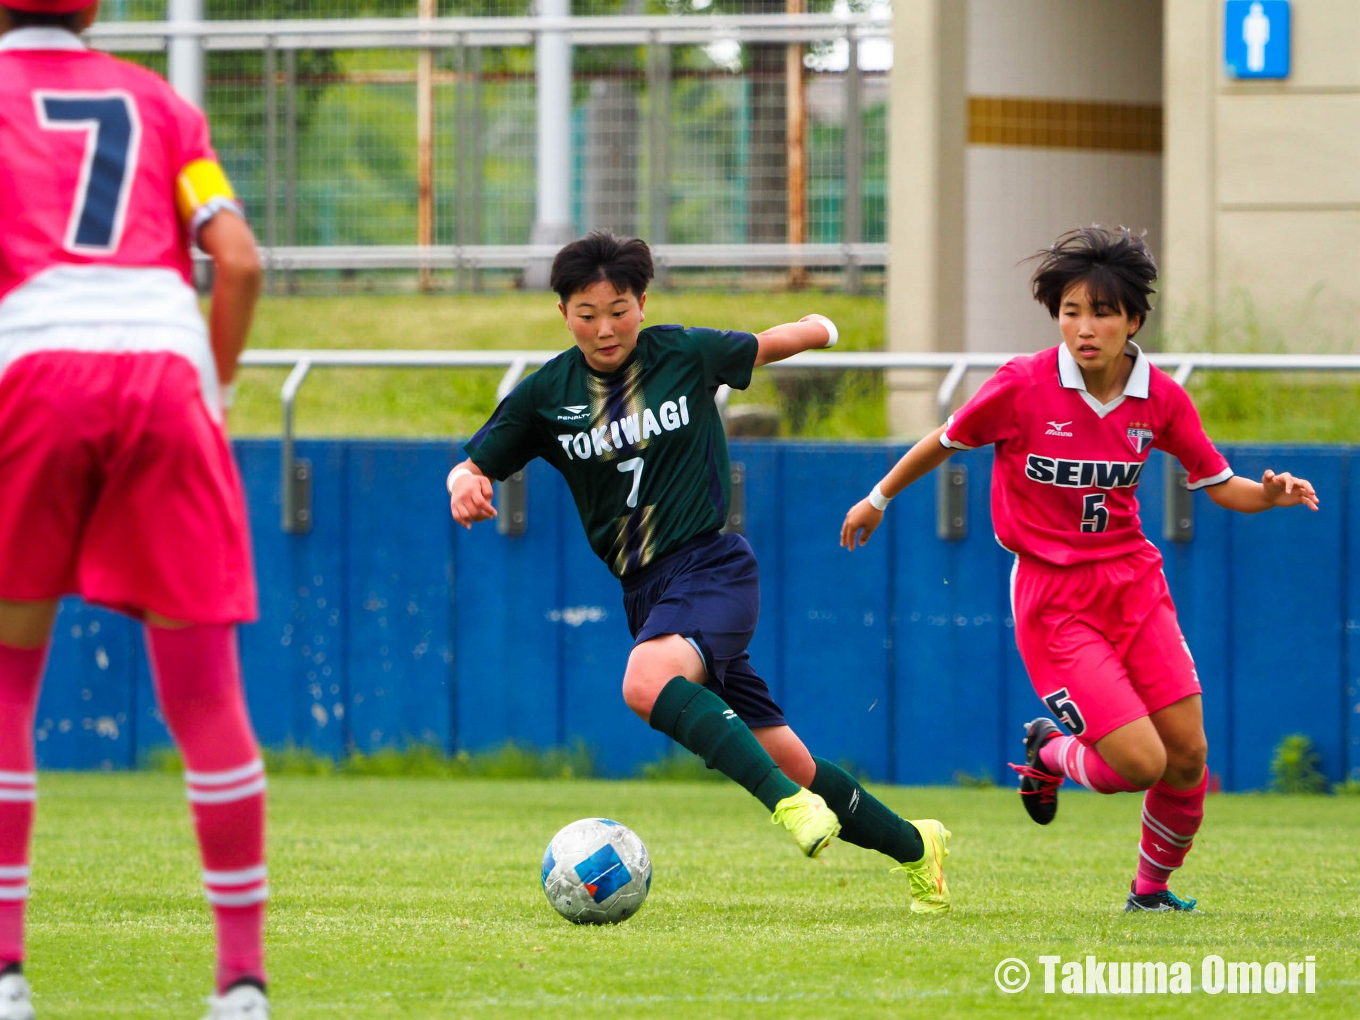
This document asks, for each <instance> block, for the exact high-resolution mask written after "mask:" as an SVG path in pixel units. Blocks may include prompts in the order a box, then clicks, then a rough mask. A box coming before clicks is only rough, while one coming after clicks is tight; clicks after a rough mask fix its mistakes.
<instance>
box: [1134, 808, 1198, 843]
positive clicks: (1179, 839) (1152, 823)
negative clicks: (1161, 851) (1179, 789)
mask: <svg viewBox="0 0 1360 1020" xmlns="http://www.w3.org/2000/svg"><path fill="white" fill-rule="evenodd" d="M1143 824H1145V825H1146V826H1147V827H1148V828H1149V829H1151V830H1152V831H1153V832H1155V833H1157V835H1159V836H1161V837H1162V838H1163V839H1164V840H1166V841H1167V842H1168V843H1175V844H1176V845H1177V846H1178V847H1182V848H1184V847H1188V846H1189V845H1190V844H1191V843H1193V842H1194V841H1195V839H1194V837H1193V836H1178V835H1176V833H1174V832H1172V831H1171V830H1170V829H1168V828H1167V827H1166V826H1165V825H1163V824H1162V823H1161V822H1159V821H1158V820H1157V819H1155V818H1153V817H1152V815H1150V814H1149V813H1148V809H1147V804H1144V805H1143Z"/></svg>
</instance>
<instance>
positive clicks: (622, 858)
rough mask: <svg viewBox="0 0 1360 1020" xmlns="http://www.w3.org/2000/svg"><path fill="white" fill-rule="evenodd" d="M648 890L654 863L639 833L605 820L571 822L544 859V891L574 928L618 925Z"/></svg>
mask: <svg viewBox="0 0 1360 1020" xmlns="http://www.w3.org/2000/svg"><path fill="white" fill-rule="evenodd" d="M651 888H652V860H651V858H650V857H648V856H647V848H646V847H645V846H643V845H642V840H640V839H638V838H637V833H635V832H633V830H632V829H630V828H628V826H626V825H620V824H619V823H618V822H614V821H610V820H609V819H608V818H582V819H581V820H580V821H579V822H572V823H571V824H570V825H568V826H567V827H566V828H564V829H563V830H562V831H561V832H559V833H558V834H557V835H556V836H554V837H553V838H552V842H551V843H549V844H548V851H547V853H545V854H544V855H543V891H544V893H546V894H547V896H548V902H549V903H551V904H552V905H553V909H554V910H556V911H557V912H558V913H559V914H561V915H562V916H563V917H565V918H566V919H567V920H568V921H571V922H572V923H573V924H618V923H619V922H620V921H626V920H628V918H630V917H632V916H633V915H634V914H636V913H637V912H638V909H639V908H640V907H641V906H642V903H643V901H644V900H645V899H646V898H647V893H648V892H649V891H650V890H651Z"/></svg>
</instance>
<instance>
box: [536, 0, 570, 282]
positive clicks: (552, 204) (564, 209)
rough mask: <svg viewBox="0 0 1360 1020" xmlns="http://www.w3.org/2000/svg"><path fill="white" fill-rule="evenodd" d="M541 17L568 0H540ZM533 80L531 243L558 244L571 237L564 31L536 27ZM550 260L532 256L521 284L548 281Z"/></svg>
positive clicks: (560, 10)
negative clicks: (533, 207) (534, 203)
mask: <svg viewBox="0 0 1360 1020" xmlns="http://www.w3.org/2000/svg"><path fill="white" fill-rule="evenodd" d="M538 13H539V16H540V17H544V18H565V17H567V16H569V15H570V14H571V0H538ZM534 53H535V60H534V84H535V86H536V89H537V93H538V166H537V176H538V189H537V194H538V204H537V206H536V210H535V213H534V229H533V234H532V235H531V237H530V238H529V241H530V243H531V244H554V245H562V244H566V243H567V242H568V241H570V240H572V239H573V238H574V237H575V228H574V227H573V226H572V222H571V168H572V162H571V43H570V41H568V39H567V35H566V33H565V32H540V33H539V34H538V42H537V44H536V46H535V50H534ZM551 268H552V266H551V262H550V260H544V259H535V260H533V261H532V262H531V263H530V265H529V266H528V267H527V269H526V272H525V275H524V285H525V287H527V288H529V289H530V290H543V289H545V288H546V287H547V286H548V276H549V273H550V271H551Z"/></svg>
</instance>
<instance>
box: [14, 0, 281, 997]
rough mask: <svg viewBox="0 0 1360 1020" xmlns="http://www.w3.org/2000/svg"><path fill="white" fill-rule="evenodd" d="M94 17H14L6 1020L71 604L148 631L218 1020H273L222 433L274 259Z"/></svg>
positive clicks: (25, 8)
mask: <svg viewBox="0 0 1360 1020" xmlns="http://www.w3.org/2000/svg"><path fill="white" fill-rule="evenodd" d="M97 6H98V4H97V3H91V2H90V0H0V196H3V199H2V200H0V1020H30V1018H32V1017H33V1016H34V1012H33V1007H32V1003H31V1001H30V995H29V989H28V984H27V981H26V979H25V977H24V975H23V972H22V963H23V959H24V948H25V947H24V941H25V940H24V908H25V904H26V901H27V899H28V892H29V890H28V878H29V842H30V834H31V831H32V825H33V813H34V806H35V801H36V799H37V782H36V774H35V755H34V745H33V722H34V712H35V709H36V705H37V700H38V690H39V685H40V682H41V678H42V672H43V665H44V661H45V658H46V653H47V648H48V644H49V641H50V635H51V631H52V626H53V621H54V619H55V616H56V612H57V602H58V599H60V598H61V597H62V596H64V595H68V594H79V595H83V596H84V597H85V598H86V599H87V600H89V601H91V602H96V603H100V604H103V605H107V606H110V607H112V608H115V609H118V610H121V611H123V612H126V613H129V614H131V615H133V616H134V617H136V618H138V619H140V620H141V621H142V622H143V623H144V624H145V627H146V642H147V647H148V649H149V652H150V659H151V663H152V671H153V675H154V679H155V684H156V693H157V696H158V699H159V701H160V707H161V710H162V712H163V714H164V717H165V720H166V723H167V725H168V726H169V729H170V732H171V734H172V736H173V737H174V739H175V741H176V743H177V744H178V746H179V748H180V751H181V753H182V754H183V757H184V760H185V764H186V780H187V784H188V796H189V801H190V805H191V808H192V811H193V816H194V824H195V828H196V830H197V834H198V840H199V846H200V849H201V852H202V859H203V867H204V884H205V887H206V890H207V897H208V900H209V901H210V903H211V904H212V907H213V912H214V915H215V918H216V922H217V934H218V957H217V962H218V970H217V982H216V983H217V989H216V990H217V995H216V996H214V998H213V1000H212V1013H211V1016H212V1017H213V1018H223V1020H225V1018H233V1017H242V1018H244V1017H247V1016H249V1017H252V1018H265V1017H267V1015H268V1002H267V1000H266V999H265V996H264V978H265V975H264V968H263V950H262V946H263V938H262V936H263V921H264V900H265V897H266V893H267V886H266V881H265V865H264V785H265V781H264V773H263V766H262V765H261V762H260V755H259V750H258V747H257V745H256V742H255V737H254V734H253V732H252V730H251V726H250V722H249V719H248V717H247V714H246V708H245V700H244V696H243V692H242V686H241V677H240V665H239V657H238V651H237V646H236V629H235V628H236V624H237V623H239V622H242V621H247V620H250V619H253V618H254V615H255V587H254V579H253V576H252V570H251V561H250V549H249V540H248V532H247V525H246V516H245V505H244V499H243V496H242V490H241V482H240V478H239V476H238V474H237V471H236V466H235V464H234V462H233V460H232V455H231V449H230V446H229V445H228V442H227V436H226V432H225V430H224V427H223V425H224V422H223V419H224V407H225V404H226V403H227V402H228V401H226V400H225V399H224V392H225V390H226V389H227V387H228V385H229V384H230V381H231V379H232V377H233V375H234V373H235V371H236V361H237V358H238V356H239V355H240V352H241V349H242V348H243V347H244V345H245V340H246V334H247V331H248V329H249V325H250V319H251V316H252V314H253V311H254V307H255V301H256V298H257V296H258V294H259V286H260V264H259V256H258V253H257V251H256V247H255V240H254V237H253V236H252V234H251V232H250V228H249V227H248V226H247V225H246V222H245V219H244V217H243V216H242V214H241V207H240V205H239V203H238V202H237V201H236V199H235V196H234V195H233V194H232V190H231V186H230V185H229V184H228V183H227V179H226V177H225V175H224V174H223V173H222V169H221V167H220V166H219V165H218V162H217V157H216V155H215V154H214V152H213V149H212V146H211V144H210V142H209V138H208V125H207V121H206V120H205V119H204V117H203V114H202V113H200V112H199V111H198V110H197V109H196V108H194V107H193V106H192V105H191V104H190V103H188V102H186V101H185V100H183V99H182V98H180V97H179V96H178V95H176V94H175V92H174V91H173V90H172V89H171V88H170V86H169V85H168V84H166V82H165V81H164V80H163V79H161V78H159V77H158V76H156V75H155V74H152V73H151V72H149V71H146V70H144V69H142V68H140V67H137V66H135V65H132V64H129V63H126V62H123V61H120V60H116V59H114V58H112V57H110V56H107V55H104V54H100V53H95V52H92V51H90V50H89V49H87V48H86V47H85V45H84V44H83V43H82V42H81V40H80V38H79V36H78V33H79V32H80V31H82V30H83V29H85V28H87V27H88V26H89V25H90V24H91V23H92V22H93V21H94V18H95V14H96V10H97ZM195 242H196V243H197V244H198V245H199V246H200V247H201V248H202V249H203V250H204V251H206V252H207V253H208V254H209V255H210V256H211V257H212V259H213V263H214V268H215V271H216V276H215V283H214V288H213V301H212V312H211V316H210V323H209V324H208V325H207V326H206V327H205V324H204V321H203V318H202V316H201V315H200V313H199V310H198V302H197V298H196V295H195V292H194V288H193V286H192V283H191V271H192V262H191V257H190V245H191V244H192V243H195ZM148 880H151V876H148ZM37 893H38V895H39V897H41V895H42V890H41V888H38V889H37ZM39 902H41V900H39Z"/></svg>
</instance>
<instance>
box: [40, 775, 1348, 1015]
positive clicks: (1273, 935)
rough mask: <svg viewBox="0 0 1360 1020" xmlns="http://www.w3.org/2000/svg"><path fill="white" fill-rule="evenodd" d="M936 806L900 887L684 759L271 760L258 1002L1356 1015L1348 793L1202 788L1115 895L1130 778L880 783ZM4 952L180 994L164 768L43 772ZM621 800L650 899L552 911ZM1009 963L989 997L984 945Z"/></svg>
mask: <svg viewBox="0 0 1360 1020" xmlns="http://www.w3.org/2000/svg"><path fill="white" fill-rule="evenodd" d="M878 792H879V793H880V794H881V795H882V796H883V798H884V799H885V800H886V801H887V802H888V803H889V804H890V805H892V806H893V807H895V808H897V809H899V810H901V811H903V812H904V813H906V814H908V815H909V816H912V817H920V816H929V815H934V816H938V817H940V818H942V819H944V820H945V821H946V823H947V824H949V825H950V827H951V828H952V829H953V830H954V834H955V838H954V843H953V855H952V856H951V857H950V860H949V871H948V874H949V880H950V885H951V887H952V889H953V893H954V902H955V904H956V907H955V910H954V911H953V912H952V913H951V914H949V915H946V916H938V917H927V918H922V917H914V916H912V915H910V914H909V913H908V912H907V909H906V903H907V891H906V884H905V881H903V879H902V876H895V875H889V874H888V873H887V868H886V867H885V864H886V860H885V859H884V858H882V857H879V856H878V855H876V854H872V853H870V852H868V851H864V850H861V849H859V848H857V847H852V846H849V845H847V844H843V843H838V844H836V845H835V846H833V847H832V849H831V851H830V852H829V853H828V854H827V855H826V859H824V860H819V861H808V860H806V859H803V858H801V857H800V856H799V855H798V854H797V852H796V851H795V850H794V848H793V847H792V845H791V843H790V842H789V841H788V839H787V837H786V836H784V835H783V833H782V832H780V831H777V830H775V829H774V827H772V826H771V825H770V824H769V822H768V821H766V820H765V818H764V817H763V815H762V812H761V810H760V808H759V806H758V805H757V804H756V803H755V802H754V801H752V800H751V799H750V798H749V797H748V796H747V795H746V794H745V793H743V792H742V791H740V790H739V789H737V788H735V787H732V786H728V785H726V784H711V783H678V782H677V783H646V782H619V783H610V782H586V781H567V782H540V781H483V780H466V781H437V780H418V779H350V778H312V777H279V778H276V779H274V780H273V781H272V785H271V802H270V813H271V830H270V842H271V860H270V880H271V884H272V886H273V900H272V904H271V916H270V923H269V945H270V954H271V956H270V966H271V981H272V986H273V994H272V998H273V1002H274V1004H275V1017H276V1020H320V1018H326V1020H335V1018H341V1017H364V1018H370V1017H371V1018H387V1017H410V1018H427V1017H429V1018H435V1017H438V1018H444V1017H497V1018H500V1017H510V1018H519V1017H526V1018H536V1017H542V1018H552V1020H558V1018H563V1020H565V1018H585V1017H597V1016H609V1017H627V1018H632V1017H637V1018H670V1017H696V1018H707V1017H719V1018H727V1017H743V1018H744V1017H770V1018H788V1017H795V1018H801V1017H809V1018H811V1017H817V1018H823V1017H844V1018H860V1017H885V1018H887V1017H893V1018H905V1017H930V1018H936V1017H969V1018H972V1017H979V1018H987V1017H1024V1018H1030V1017H1039V1016H1043V1017H1046V1018H1047V1017H1083V1018H1087V1017H1133V1016H1137V1017H1140V1018H1146V1017H1162V1016H1167V1017H1171V1016H1174V1017H1225V1018H1256V1017H1261V1018H1264V1017H1271V1018H1278V1017H1294V1016H1299V1017H1302V1016H1308V1017H1316V1018H1322V1020H1350V1018H1354V1017H1356V1016H1357V1015H1360V945H1357V940H1356V931H1357V928H1358V926H1360V810H1357V802H1356V801H1355V800H1354V799H1353V798H1325V797H1313V798H1307V797H1298V798H1286V797H1279V796H1218V797H1213V798H1211V799H1210V801H1209V805H1208V820H1207V822H1206V825H1205V828H1204V830H1203V832H1202V833H1201V837H1200V839H1199V841H1198V843H1197V845H1196V848H1195V850H1194V852H1193V854H1192V855H1191V858H1190V864H1189V866H1188V868H1187V869H1186V871H1185V873H1184V875H1183V877H1181V879H1180V881H1179V882H1178V883H1177V889H1178V890H1179V891H1180V892H1182V893H1184V894H1189V895H1194V896H1197V897H1199V899H1200V902H1201V906H1202V907H1203V908H1204V910H1205V913H1204V914H1203V916H1166V915H1126V914H1124V913H1122V912H1121V910H1120V909H1119V907H1120V905H1121V903H1122V900H1123V889H1124V888H1125V887H1126V885H1127V882H1128V879H1129V875H1130V871H1131V869H1132V867H1133V860H1132V858H1133V855H1134V853H1135V843H1136V840H1137V832H1138V827H1137V826H1138V823H1137V818H1138V809H1139V801H1138V799H1136V798H1132V797H1110V798H1101V797H1096V796H1093V795H1089V794H1076V795H1072V796H1067V797H1065V798H1064V800H1063V803H1062V811H1061V814H1060V816H1059V819H1058V821H1057V822H1056V823H1055V824H1054V825H1053V826H1051V827H1050V828H1048V829H1039V828H1037V827H1036V826H1034V825H1033V824H1032V823H1030V822H1029V820H1028V819H1027V818H1026V817H1025V815H1024V813H1023V811H1022V810H1021V809H1020V807H1019V805H1018V804H1017V803H1016V798H1015V795H1014V793H1013V792H1010V791H1007V790H958V789H909V788H883V789H881V790H879V791H878ZM42 793H43V799H42V801H41V803H40V811H39V823H38V831H37V834H36V847H35V853H36V862H35V869H34V876H33V887H34V891H35V898H34V900H33V902H32V904H31V906H30V933H31V953H32V959H31V962H30V965H29V967H28V973H29V976H30V979H31V980H32V981H33V984H34V987H35V992H36V996H37V999H36V1004H37V1007H38V1010H39V1014H38V1015H39V1017H41V1018H43V1020H84V1018H91V1020H93V1018H108V1017H128V1018H131V1017H136V1018H139V1020H141V1018H147V1017H155V1018H157V1020H161V1018H165V1020H179V1018H184V1020H199V1018H200V1016H201V1013H202V1007H201V1004H200V1001H199V1000H200V998H201V996H202V994H203V993H205V992H206V990H207V989H206V985H207V981H208V975H209V971H210V967H211V943H210V937H211V936H210V925H209V917H208V910H207V907H206V905H205V904H204V902H203V900H202V896H201V893H200V891H199V886H198V875H197V868H196V866H195V862H194V859H193V844H192V840H191V836H190V827H189V824H188V821H187V817H186V816H187V812H186V808H185V805H184V801H183V793H182V787H181V784H180V781H179V780H178V779H176V778H175V777H173V776H169V775H160V774H121V775H78V774H52V775H45V776H44V777H43V779H42ZM588 815H608V816H610V817H614V818H618V819H620V820H621V821H624V822H625V823H627V824H629V825H631V826H632V827H633V828H634V829H636V830H637V832H638V833H639V834H640V835H641V836H642V837H643V839H644V840H645V841H646V842H647V844H648V847H649V849H650V851H651V854H652V858H653V861H654V868H655V871H654V874H655V880H654V883H653V887H652V894H651V898H650V900H649V901H648V903H647V904H646V906H644V907H643V909H642V911H641V912H640V913H639V914H638V915H637V916H636V917H635V918H633V919H632V920H630V921H629V922H627V923H626V924H624V925H622V926H619V927H616V928H605V929H595V928H576V927H573V926H571V925H569V924H567V923H566V922H564V921H562V920H561V919H560V918H558V916H557V915H556V914H555V913H553V911H552V909H551V908H550V907H549V905H548V903H547V901H546V899H545V898H544V896H543V894H542V891H541V889H540V888H539V874H538V867H539V861H540V859H541V855H542V852H543V848H544V846H545V845H546V844H547V842H548V840H549V838H550V837H551V836H552V834H553V832H555V831H556V829H557V828H558V827H560V826H561V825H563V824H565V823H566V822H568V821H571V820H573V819H575V818H578V817H582V816H588ZM1046 953H1048V954H1057V955H1060V956H1062V957H1063V959H1064V960H1071V959H1082V958H1084V956H1085V955H1086V954H1087V953H1091V954H1095V955H1096V956H1097V957H1098V958H1100V959H1101V960H1110V961H1120V960H1130V961H1137V960H1150V961H1163V962H1167V963H1171V962H1175V961H1186V962H1189V963H1190V964H1191V969H1192V971H1193V974H1194V984H1195V988H1196V990H1195V991H1194V992H1193V994H1190V995H1166V996H1147V995H1141V996H1119V997H1114V996H1107V997H1102V998H1099V999H1097V998H1094V997H1091V996H1086V995H1062V994H1054V995H1044V994H1043V993H1042V992H1041V991H1040V988H1041V985H1042V974H1041V970H1040V967H1039V964H1038V957H1039V956H1040V955H1041V954H1046ZM1208 954H1217V955H1219V956H1222V957H1223V958H1224V959H1226V960H1241V961H1260V962H1262V963H1268V962H1271V961H1280V962H1288V961H1291V960H1294V961H1302V960H1303V958H1304V957H1305V956H1306V955H1308V954H1313V955H1314V956H1315V957H1316V973H1317V991H1316V994H1313V995H1306V996H1305V995H1294V996H1291V995H1287V994H1286V995H1266V994H1262V995H1254V996H1240V995H1239V996H1229V995H1227V994H1226V993H1225V994H1221V995H1210V994H1207V993H1205V992H1204V991H1201V990H1199V986H1200V961H1201V960H1202V958H1203V957H1205V956H1206V955H1208ZM1007 957H1017V958H1020V959H1022V960H1025V961H1026V962H1027V963H1028V964H1029V966H1030V967H1031V968H1032V969H1033V971H1034V973H1035V983H1034V984H1032V985H1031V987H1030V988H1029V989H1028V990H1026V991H1024V992H1022V993H1020V994H1017V995H1012V996H1008V995H1003V994H1001V993H1000V992H999V991H998V990H997V988H996V987H995V984H994V981H993V972H994V969H995V968H996V966H997V964H998V963H999V962H1000V961H1002V960H1003V959H1005V958H1007Z"/></svg>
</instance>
